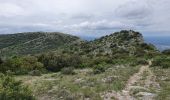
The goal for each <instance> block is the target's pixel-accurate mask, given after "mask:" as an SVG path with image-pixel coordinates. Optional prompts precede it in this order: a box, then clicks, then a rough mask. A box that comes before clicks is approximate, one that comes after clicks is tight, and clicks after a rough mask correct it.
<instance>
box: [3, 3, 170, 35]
mask: <svg viewBox="0 0 170 100" xmlns="http://www.w3.org/2000/svg"><path fill="white" fill-rule="evenodd" d="M123 29H124V30H125V29H127V30H129V29H132V30H135V31H139V32H142V33H144V35H146V36H150V35H151V36H152V35H155V36H167V35H169V36H170V0H0V34H9V33H17V32H34V31H53V32H54V31H55V32H64V33H69V34H73V35H78V36H94V37H98V36H102V35H106V34H110V33H112V32H115V31H120V30H123Z"/></svg>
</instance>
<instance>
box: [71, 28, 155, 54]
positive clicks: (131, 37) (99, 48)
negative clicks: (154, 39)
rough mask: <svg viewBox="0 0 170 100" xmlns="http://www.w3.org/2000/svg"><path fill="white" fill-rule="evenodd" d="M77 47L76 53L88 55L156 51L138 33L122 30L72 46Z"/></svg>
mask: <svg viewBox="0 0 170 100" xmlns="http://www.w3.org/2000/svg"><path fill="white" fill-rule="evenodd" d="M73 47H77V48H76V49H73V50H76V51H79V52H81V53H83V52H85V54H89V55H117V54H120V53H121V54H128V55H137V56H140V55H143V54H144V53H148V52H155V51H157V50H156V48H155V46H153V45H152V44H147V43H145V42H144V39H143V36H142V34H141V33H139V32H135V31H132V30H122V31H120V32H115V33H112V34H110V35H107V36H103V37H101V38H99V39H96V40H94V41H90V42H81V43H80V44H75V45H74V46H73V45H72V46H71V48H73Z"/></svg>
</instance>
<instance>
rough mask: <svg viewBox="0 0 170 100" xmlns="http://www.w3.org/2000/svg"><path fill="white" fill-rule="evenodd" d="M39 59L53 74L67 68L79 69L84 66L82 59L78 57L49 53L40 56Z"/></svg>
mask: <svg viewBox="0 0 170 100" xmlns="http://www.w3.org/2000/svg"><path fill="white" fill-rule="evenodd" d="M38 59H39V61H40V62H42V63H43V64H44V67H45V68H46V69H47V70H49V71H53V72H57V71H60V70H61V69H62V68H65V67H74V68H79V67H81V65H82V58H81V57H79V56H78V55H69V54H61V53H59V54H55V53H49V54H43V55H40V56H39V57H38Z"/></svg>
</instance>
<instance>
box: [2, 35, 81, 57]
mask: <svg viewBox="0 0 170 100" xmlns="http://www.w3.org/2000/svg"><path fill="white" fill-rule="evenodd" d="M77 40H79V38H78V37H76V36H71V35H68V34H63V33H58V32H30V33H18V34H10V35H1V36H0V55H1V56H5V55H23V54H36V53H42V52H47V51H51V50H56V49H57V48H59V47H62V46H64V45H68V44H70V43H72V42H74V41H77Z"/></svg>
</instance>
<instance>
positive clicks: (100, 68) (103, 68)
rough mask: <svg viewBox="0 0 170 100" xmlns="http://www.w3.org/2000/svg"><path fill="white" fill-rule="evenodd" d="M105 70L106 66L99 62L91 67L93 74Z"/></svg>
mask: <svg viewBox="0 0 170 100" xmlns="http://www.w3.org/2000/svg"><path fill="white" fill-rule="evenodd" d="M105 70H106V67H105V66H104V65H101V64H99V65H96V66H94V67H93V73H94V74H100V73H103V72H105Z"/></svg>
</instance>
